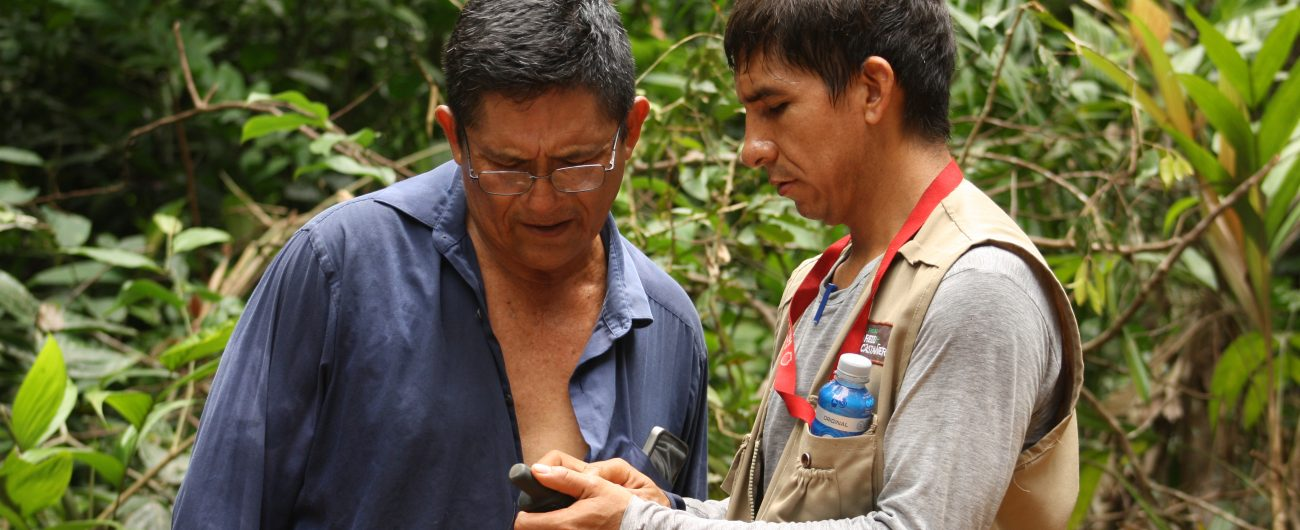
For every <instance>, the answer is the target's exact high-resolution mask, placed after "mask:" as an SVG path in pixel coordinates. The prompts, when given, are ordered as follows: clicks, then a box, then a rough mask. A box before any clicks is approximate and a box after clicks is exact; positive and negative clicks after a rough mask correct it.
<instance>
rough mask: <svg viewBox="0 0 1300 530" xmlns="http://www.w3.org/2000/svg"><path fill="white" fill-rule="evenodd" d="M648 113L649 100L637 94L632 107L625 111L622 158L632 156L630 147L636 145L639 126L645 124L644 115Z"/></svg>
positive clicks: (639, 134)
mask: <svg viewBox="0 0 1300 530" xmlns="http://www.w3.org/2000/svg"><path fill="white" fill-rule="evenodd" d="M649 115H650V100H648V99H646V98H645V97H644V96H637V97H636V99H633V100H632V109H631V110H629V111H627V134H625V135H623V145H624V147H623V158H624V159H627V158H630V157H631V156H632V148H634V147H636V143H637V141H639V140H640V139H641V126H642V125H644V124H645V119H646V116H649Z"/></svg>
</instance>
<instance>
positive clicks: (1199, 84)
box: [1178, 74, 1255, 178]
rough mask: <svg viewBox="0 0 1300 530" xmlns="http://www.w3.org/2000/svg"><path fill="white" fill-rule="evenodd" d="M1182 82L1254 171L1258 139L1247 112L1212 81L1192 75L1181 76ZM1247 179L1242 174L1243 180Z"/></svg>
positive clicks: (1210, 120) (1203, 111)
mask: <svg viewBox="0 0 1300 530" xmlns="http://www.w3.org/2000/svg"><path fill="white" fill-rule="evenodd" d="M1178 79H1179V80H1181V81H1182V83H1183V86H1184V87H1185V88H1187V94H1188V95H1190V96H1191V97H1192V100H1194V101H1196V106H1197V108H1199V109H1201V112H1202V113H1204V114H1205V118H1206V119H1207V120H1209V122H1210V124H1211V125H1213V126H1214V128H1215V129H1216V130H1218V131H1219V133H1220V134H1222V135H1223V136H1224V138H1227V140H1228V142H1229V143H1230V144H1232V148H1233V149H1234V150H1236V152H1237V156H1240V157H1245V159H1246V161H1247V162H1246V167H1248V168H1254V167H1255V162H1254V161H1255V137H1254V136H1253V135H1252V134H1251V130H1250V122H1249V121H1248V119H1247V118H1248V117H1247V116H1246V115H1245V113H1244V112H1243V111H1242V110H1241V109H1239V108H1237V106H1236V105H1233V104H1232V101H1231V100H1229V99H1228V98H1227V96H1224V95H1223V92H1220V91H1219V89H1218V88H1216V87H1215V86H1214V85H1212V84H1210V82H1209V81H1206V80H1204V79H1202V78H1200V77H1197V76H1194V75H1189V74H1181V75H1179V76H1178ZM1247 176H1248V175H1238V177H1239V178H1246V177H1247Z"/></svg>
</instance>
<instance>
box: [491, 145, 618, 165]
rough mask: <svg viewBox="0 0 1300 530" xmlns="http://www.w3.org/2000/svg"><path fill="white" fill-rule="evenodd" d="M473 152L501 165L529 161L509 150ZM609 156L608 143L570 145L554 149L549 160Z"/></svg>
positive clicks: (516, 152)
mask: <svg viewBox="0 0 1300 530" xmlns="http://www.w3.org/2000/svg"><path fill="white" fill-rule="evenodd" d="M475 152H477V153H481V154H482V155H483V156H484V157H485V158H487V159H489V160H493V161H496V162H499V163H502V164H506V163H509V164H515V163H521V162H528V161H530V159H529V158H527V157H524V156H520V154H519V152H518V151H515V150H514V149H511V148H506V149H499V150H498V149H493V148H492V147H489V146H483V147H482V148H481V149H475ZM601 153H604V154H609V142H608V141H607V142H605V143H591V144H570V145H566V146H563V147H561V148H559V149H556V151H555V153H553V154H552V155H551V158H560V159H564V158H593V157H595V156H596V155H598V154H601Z"/></svg>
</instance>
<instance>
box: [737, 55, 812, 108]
mask: <svg viewBox="0 0 1300 530" xmlns="http://www.w3.org/2000/svg"><path fill="white" fill-rule="evenodd" d="M807 77H809V74H806V73H804V72H802V71H800V70H798V69H795V68H792V67H790V66H789V65H788V64H786V62H785V61H781V60H769V59H767V58H766V57H765V56H763V55H760V54H754V55H752V56H750V57H749V59H748V60H746V61H745V62H744V63H741V64H740V65H738V67H737V69H736V92H737V94H738V95H739V96H740V99H741V102H742V103H753V102H755V101H758V100H761V99H764V98H768V97H772V96H781V95H787V94H790V93H793V92H797V91H799V90H802V86H803V84H804V83H805V82H806V81H807V79H806V78H807Z"/></svg>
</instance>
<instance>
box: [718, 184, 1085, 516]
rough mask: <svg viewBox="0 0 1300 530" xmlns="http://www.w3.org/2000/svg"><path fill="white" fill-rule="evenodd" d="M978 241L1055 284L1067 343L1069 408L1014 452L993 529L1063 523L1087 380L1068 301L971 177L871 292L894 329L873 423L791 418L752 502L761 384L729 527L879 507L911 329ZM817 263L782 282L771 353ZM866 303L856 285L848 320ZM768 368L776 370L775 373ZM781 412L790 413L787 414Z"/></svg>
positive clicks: (831, 361) (731, 479)
mask: <svg viewBox="0 0 1300 530" xmlns="http://www.w3.org/2000/svg"><path fill="white" fill-rule="evenodd" d="M980 245H995V246H998V247H1001V248H1004V249H1007V250H1009V251H1011V252H1014V253H1015V254H1017V255H1019V256H1021V257H1022V258H1023V259H1024V260H1025V262H1026V263H1028V264H1029V266H1030V267H1031V268H1032V269H1033V270H1034V272H1035V274H1036V275H1037V276H1038V277H1039V280H1040V281H1041V282H1042V283H1043V285H1049V286H1051V288H1049V296H1050V297H1051V300H1052V303H1053V304H1054V305H1055V306H1056V313H1057V317H1058V319H1059V320H1060V329H1061V338H1062V342H1063V343H1062V345H1061V351H1062V353H1063V355H1064V359H1062V362H1061V375H1060V382H1061V383H1062V384H1068V385H1070V387H1069V392H1067V393H1065V394H1064V400H1067V401H1068V402H1067V403H1065V405H1066V406H1064V407H1062V408H1061V409H1059V410H1062V411H1065V413H1064V416H1063V417H1061V418H1059V420H1058V422H1057V423H1056V424H1055V425H1054V427H1053V428H1052V429H1051V430H1050V431H1049V432H1048V433H1047V434H1046V435H1045V436H1044V437H1043V438H1042V439H1041V440H1039V441H1038V443H1036V444H1034V445H1033V446H1032V447H1030V448H1028V449H1025V450H1023V451H1021V453H1020V456H1019V458H1018V459H1017V461H1016V466H1015V471H1014V473H1013V475H1012V477H1011V483H1010V484H1008V485H1007V491H1006V494H1005V496H1004V497H1003V499H1002V505H1001V507H1000V508H999V509H998V514H997V518H996V520H995V526H994V527H995V528H999V529H1034V530H1039V529H1052V528H1065V527H1066V524H1067V522H1068V520H1069V517H1070V514H1071V512H1072V511H1073V509H1074V504H1075V501H1076V499H1077V497H1078V493H1079V440H1078V428H1077V426H1076V420H1075V414H1074V408H1075V404H1076V403H1077V402H1078V399H1079V391H1080V389H1081V388H1082V384H1083V354H1082V352H1081V350H1080V343H1079V329H1078V325H1077V323H1076V322H1075V320H1074V311H1073V309H1072V308H1071V306H1070V302H1069V297H1068V296H1067V295H1066V293H1065V290H1064V289H1062V288H1061V285H1060V283H1059V282H1058V281H1057V280H1056V277H1055V275H1053V273H1052V271H1051V269H1050V268H1049V267H1048V266H1047V263H1046V262H1045V261H1044V260H1043V257H1042V256H1041V255H1040V254H1039V253H1038V250H1037V249H1036V248H1035V247H1034V245H1033V243H1031V242H1030V241H1029V238H1028V237H1027V236H1026V235H1025V234H1024V232H1023V231H1021V230H1020V228H1019V227H1018V226H1016V224H1015V222H1014V221H1012V220H1011V218H1010V217H1008V216H1007V214H1006V213H1004V212H1003V211H1002V209H1001V208H999V207H998V206H997V204H995V203H994V202H993V201H992V200H990V199H989V198H988V196H986V195H985V194H984V193H983V192H982V191H980V190H979V188H976V187H975V186H974V185H973V184H971V183H970V182H968V181H963V182H962V183H961V185H959V186H958V187H957V189H955V190H953V192H952V193H951V194H949V196H948V197H947V198H945V199H944V200H943V201H942V203H941V204H940V206H939V207H938V208H935V210H934V212H933V213H931V214H930V217H929V218H928V219H927V220H926V222H925V225H924V226H923V227H922V228H921V230H920V231H919V232H917V234H916V236H915V237H914V238H913V239H912V240H911V241H909V242H907V243H906V244H904V245H903V246H902V248H900V249H899V252H898V256H897V257H896V258H895V259H894V262H893V264H892V265H891V266H890V267H889V271H888V273H887V274H886V276H885V278H884V280H883V282H882V283H881V286H880V289H879V292H878V293H877V295H876V298H877V299H876V301H875V302H874V307H873V308H872V314H871V322H872V324H876V323H883V324H888V325H892V330H891V331H890V333H889V336H888V340H887V349H886V352H887V353H886V357H885V364H884V366H883V369H877V370H873V374H872V379H871V382H870V383H869V384H868V387H869V388H870V390H871V391H872V392H873V393H874V394H875V395H876V397H877V401H876V403H877V405H876V420H875V425H874V426H873V427H872V428H871V429H870V430H868V432H867V433H866V434H863V435H860V436H853V437H848V438H820V437H816V436H812V435H811V434H809V433H808V426H807V424H805V423H804V422H803V421H799V420H796V422H795V427H794V430H793V431H792V432H791V433H790V438H789V440H788V442H787V443H786V446H785V450H784V452H783V453H782V455H781V458H780V459H779V460H778V461H777V462H776V468H775V470H774V472H773V474H772V481H771V483H770V484H768V486H767V488H766V490H765V493H764V495H763V499H762V503H761V505H758V506H755V503H754V500H755V499H754V497H755V491H756V488H757V487H758V484H757V481H760V480H762V476H763V467H762V466H764V462H763V461H762V460H763V459H762V448H761V447H760V443H761V441H762V438H763V426H764V424H765V423H766V421H765V420H766V418H765V416H766V414H767V410H768V404H769V401H770V400H771V398H772V396H773V395H774V392H773V391H772V389H771V384H772V376H771V375H769V376H768V380H767V382H766V383H765V384H764V385H763V390H762V393H763V394H762V395H763V402H762V404H761V405H760V406H759V409H758V415H757V418H756V419H755V421H754V427H753V430H752V431H751V432H750V433H749V434H748V435H747V436H746V437H745V439H744V441H743V442H742V443H741V446H740V449H739V450H738V451H737V452H736V456H735V460H734V461H733V462H732V465H731V471H730V472H729V473H728V475H727V478H726V479H724V480H723V483H722V487H723V489H724V490H725V491H727V492H728V493H729V494H730V495H731V504H730V506H729V507H728V510H727V517H728V519H733V520H742V521H750V520H760V521H818V520H831V519H846V518H852V517H856V516H859V515H865V514H866V513H867V512H870V511H872V510H874V509H875V508H876V496H877V495H878V494H879V492H880V489H881V486H882V484H883V481H884V475H883V468H884V466H883V462H884V460H883V458H884V455H883V447H884V443H883V441H882V440H883V436H884V432H885V430H886V429H888V428H889V419H890V415H891V413H892V412H893V407H894V402H895V399H896V395H895V394H896V393H897V392H898V388H899V385H901V383H902V380H903V374H904V372H905V371H906V370H907V365H908V362H909V360H910V359H911V355H912V348H913V347H914V346H915V344H916V334H917V330H918V328H919V327H920V325H921V321H922V319H924V318H925V314H926V310H927V309H928V308H929V306H930V301H931V299H932V298H933V297H934V292H935V289H936V288H937V287H938V286H939V281H940V280H941V279H943V276H944V274H945V273H947V271H948V269H949V268H950V267H951V266H952V264H953V263H954V262H955V261H957V258H959V257H961V255H962V254H964V253H966V251H967V250H969V249H971V248H973V247H976V246H980ZM815 261H816V258H813V259H810V260H808V261H806V262H804V263H803V264H802V265H800V266H799V268H798V269H796V271H795V273H794V275H793V276H792V277H791V278H790V281H789V282H788V283H787V284H786V287H785V293H784V294H783V295H782V297H781V305H780V308H779V316H778V318H779V320H778V321H779V322H780V325H779V329H777V332H776V337H777V340H776V343H777V347H778V348H779V347H780V344H781V341H782V339H783V338H784V337H785V335H786V332H787V327H788V326H789V317H788V316H787V314H788V311H789V304H790V299H791V297H793V295H794V291H795V290H796V289H797V288H798V286H799V283H800V282H801V281H802V280H803V278H804V277H805V276H806V275H807V274H808V271H809V269H811V267H812V264H813V263H814V262H815ZM866 297H867V290H866V289H863V292H862V295H861V297H860V298H859V299H858V300H857V302H856V305H855V307H854V308H853V310H852V312H853V314H857V313H858V311H860V309H861V308H862V306H863V305H864V303H865V302H866ZM850 324H851V320H850ZM848 327H850V326H848V325H846V326H845V329H842V330H840V331H839V336H838V338H837V339H836V340H835V342H834V343H835V344H836V345H838V344H840V343H841V342H843V340H844V337H845V335H847V334H848V331H849V330H848ZM837 350H838V348H837ZM835 353H836V352H832V353H830V354H828V355H827V356H826V358H825V361H824V362H823V363H822V366H821V370H820V372H819V373H818V375H817V378H816V379H814V381H826V380H828V379H829V377H830V374H831V370H832V369H833V367H834V365H835V361H836V358H837V357H838V356H837V355H835ZM953 353H954V354H955V353H959V352H953ZM773 357H774V359H775V357H776V356H775V355H774V356H773ZM772 372H773V373H775V365H773V368H772ZM877 374H883V375H877ZM820 386H821V385H818V384H814V385H812V388H810V389H809V394H808V400H809V401H814V402H815V400H816V396H817V391H818V390H819V387H820ZM781 413H786V412H785V410H784V407H781Z"/></svg>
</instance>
